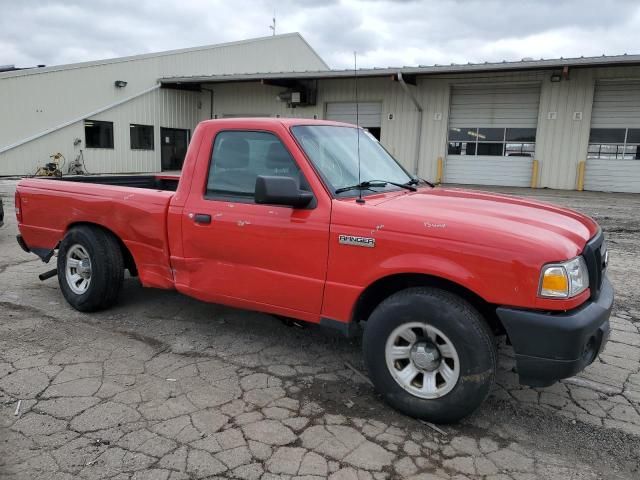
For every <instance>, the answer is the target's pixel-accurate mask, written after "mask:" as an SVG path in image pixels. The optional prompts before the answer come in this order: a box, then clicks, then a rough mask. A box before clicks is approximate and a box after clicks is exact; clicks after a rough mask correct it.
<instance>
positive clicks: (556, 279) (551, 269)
mask: <svg viewBox="0 0 640 480" xmlns="http://www.w3.org/2000/svg"><path fill="white" fill-rule="evenodd" d="M588 287H589V272H588V271H587V264H586V263H585V261H584V258H582V256H580V257H576V258H574V259H572V260H567V261H566V262H563V263H554V264H551V265H545V266H544V267H542V272H541V274H540V290H539V292H538V295H540V296H541V297H547V298H569V297H574V296H576V295H578V294H579V293H582V292H584V291H585V290H586V289H587V288H588Z"/></svg>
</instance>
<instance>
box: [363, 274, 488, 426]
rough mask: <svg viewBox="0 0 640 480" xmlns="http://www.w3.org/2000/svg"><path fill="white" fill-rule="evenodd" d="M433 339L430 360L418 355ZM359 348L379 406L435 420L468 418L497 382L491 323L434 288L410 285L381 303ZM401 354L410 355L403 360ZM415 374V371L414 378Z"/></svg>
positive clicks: (371, 318) (450, 420) (461, 301)
mask: <svg viewBox="0 0 640 480" xmlns="http://www.w3.org/2000/svg"><path fill="white" fill-rule="evenodd" d="M416 324H418V325H419V327H416V328H411V326H413V325H416ZM407 330H411V331H412V332H413V333H414V337H415V339H414V343H411V342H410V341H407V340H405V339H404V338H403V335H404V336H406V337H411V333H410V332H408V331H407ZM430 337H434V340H433V341H432V340H431V339H430ZM434 341H435V345H436V347H437V350H436V352H437V353H436V354H435V356H430V355H429V354H427V355H426V356H425V355H422V353H421V352H418V353H416V352H417V350H420V349H421V344H422V345H424V344H425V343H426V344H427V345H428V346H427V347H426V348H427V350H428V349H431V350H430V351H431V352H433V351H434V350H433V345H434V343H433V342H434ZM451 346H453V350H452V349H451ZM407 349H408V350H407ZM363 351H364V359H365V363H366V366H367V369H368V371H369V376H370V378H371V380H372V381H373V383H374V385H375V388H376V390H377V391H378V392H379V393H381V394H382V395H383V397H384V399H385V401H386V402H387V403H388V404H390V405H391V406H392V407H393V408H395V409H397V410H399V411H400V412H402V413H404V414H406V415H409V416H411V417H416V418H421V419H424V420H428V421H430V422H433V423H453V422H457V421H458V420H460V419H462V418H463V417H465V416H467V415H469V414H470V413H472V412H473V411H474V410H476V409H477V408H478V407H479V406H480V404H482V402H483V401H484V400H485V398H486V397H487V395H488V394H489V390H490V389H491V385H492V384H493V381H494V378H495V372H496V357H497V353H496V345H495V340H494V337H493V334H492V332H491V330H490V329H489V326H488V325H487V323H486V322H485V321H484V319H483V318H482V316H481V315H480V314H479V313H478V311H477V310H476V309H475V308H473V307H472V306H471V305H470V304H469V303H468V302H466V301H465V300H464V299H462V298H460V297H459V296H457V295H455V294H453V293H450V292H447V291H444V290H440V289H437V288H427V287H418V288H409V289H406V290H403V291H401V292H398V293H395V294H393V295H391V296H390V297H388V298H387V299H385V300H384V301H383V302H382V303H380V305H378V307H377V308H376V309H375V310H374V311H373V313H372V314H371V316H370V317H369V320H368V321H367V323H366V326H365V331H364V337H363ZM407 351H409V352H413V353H410V354H409V355H408V358H404V356H405V355H407V354H406V352H407ZM423 351H424V350H423ZM388 352H390V353H388ZM445 354H446V355H448V357H445V356H444V355H445ZM412 355H413V356H412ZM415 355H417V356H415ZM421 355H422V356H421ZM399 357H403V358H399ZM438 357H440V359H439V360H438ZM456 361H457V366H456ZM443 364H445V365H446V367H445V366H444V365H443ZM420 367H423V368H420ZM412 368H413V370H412ZM414 370H417V371H418V374H417V375H415V376H412V375H413V374H414ZM401 372H402V373H401ZM456 372H457V375H456ZM411 378H413V380H410V379H411ZM447 379H448V380H447Z"/></svg>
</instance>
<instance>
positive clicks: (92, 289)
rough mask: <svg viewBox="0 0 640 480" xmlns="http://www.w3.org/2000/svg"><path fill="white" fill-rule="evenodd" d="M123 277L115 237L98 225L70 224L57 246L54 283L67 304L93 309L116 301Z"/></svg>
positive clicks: (122, 263)
mask: <svg viewBox="0 0 640 480" xmlns="http://www.w3.org/2000/svg"><path fill="white" fill-rule="evenodd" d="M123 278H124V261H123V258H122V251H121V250H120V245H119V244H118V241H117V239H116V238H115V237H114V236H113V234H111V233H110V232H107V231H105V230H103V229H101V228H98V227H91V226H79V227H74V228H72V229H71V230H69V231H68V232H67V234H66V235H65V236H64V238H63V239H62V242H61V243H60V248H59V249H58V282H59V284H60V289H61V290H62V294H63V295H64V297H65V299H66V300H67V302H69V304H70V305H71V306H72V307H73V308H75V309H76V310H79V311H81V312H93V311H96V310H102V309H104V308H108V307H110V306H112V305H113V304H115V303H116V301H117V298H118V293H119V292H120V288H121V287H122V281H123Z"/></svg>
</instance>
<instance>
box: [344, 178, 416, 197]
mask: <svg viewBox="0 0 640 480" xmlns="http://www.w3.org/2000/svg"><path fill="white" fill-rule="evenodd" d="M387 185H393V186H394V187H400V188H406V189H407V190H411V191H412V192H415V191H416V190H417V188H416V187H414V186H413V185H411V184H410V183H408V182H407V183H396V182H390V181H389V180H365V181H364V182H360V183H358V184H356V185H350V186H348V187H342V188H338V189H337V190H336V191H335V193H336V194H338V193H344V192H348V191H349V190H365V189H370V188H376V187H377V188H382V187H386V186H387Z"/></svg>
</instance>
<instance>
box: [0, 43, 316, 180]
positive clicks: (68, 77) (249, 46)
mask: <svg viewBox="0 0 640 480" xmlns="http://www.w3.org/2000/svg"><path fill="white" fill-rule="evenodd" d="M326 69H328V66H327V64H326V63H325V62H324V61H323V60H322V59H321V58H320V57H319V56H318V55H317V54H316V53H315V51H314V50H313V49H312V48H311V47H310V46H309V44H308V43H307V42H306V41H305V40H304V39H303V38H302V37H301V36H300V35H299V34H297V33H294V34H287V35H278V36H273V37H266V38H259V39H254V40H246V41H241V42H233V43H226V44H221V45H211V46H205V47H196V48H188V49H182V50H173V51H168V52H160V53H152V54H146V55H137V56H133V57H124V58H116V59H110V60H98V61H92V62H85V63H78V64H72V65H61V66H52V67H45V68H29V69H23V70H14V71H8V72H4V73H0V109H1V112H0V175H28V174H33V173H35V171H36V169H37V168H38V167H39V166H43V165H44V164H45V163H47V162H49V161H50V158H49V156H50V155H52V154H55V153H57V152H60V153H62V154H63V155H64V157H65V158H66V162H67V165H68V164H69V162H70V161H72V160H74V159H75V158H76V157H77V156H78V155H79V153H80V150H82V151H83V159H84V164H85V165H86V170H88V171H89V173H105V172H117V173H123V172H156V171H160V170H162V169H171V170H175V169H179V168H180V165H181V160H182V159H183V158H184V152H185V150H186V147H187V144H188V142H189V139H190V135H191V133H192V132H193V129H194V128H195V126H196V125H197V124H198V122H199V121H201V120H202V119H205V118H208V117H209V111H210V99H211V95H210V93H209V92H206V91H190V90H174V89H167V88H160V87H161V85H160V83H158V79H159V78H161V77H166V76H175V75H196V74H197V75H203V74H205V75H219V74H223V73H224V74H236V73H247V72H256V71H263V72H278V71H285V70H286V71H305V70H326ZM63 170H64V171H66V167H63Z"/></svg>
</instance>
